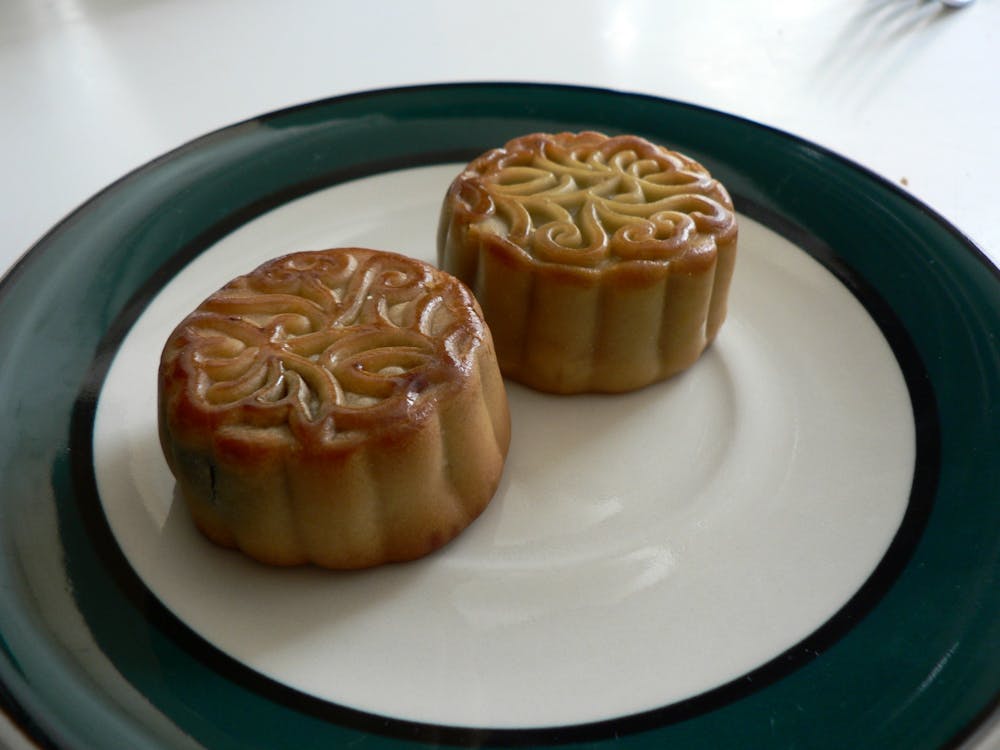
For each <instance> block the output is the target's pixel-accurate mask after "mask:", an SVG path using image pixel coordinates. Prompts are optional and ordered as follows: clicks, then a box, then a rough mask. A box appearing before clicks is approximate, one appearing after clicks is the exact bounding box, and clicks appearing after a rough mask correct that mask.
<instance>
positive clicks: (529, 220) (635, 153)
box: [450, 131, 736, 270]
mask: <svg viewBox="0 0 1000 750" xmlns="http://www.w3.org/2000/svg"><path fill="white" fill-rule="evenodd" d="M450 193H451V196H452V197H453V199H454V200H453V206H454V207H453V209H452V210H453V211H454V212H455V214H456V215H455V216H454V217H452V218H453V220H454V221H455V223H456V224H463V225H466V226H469V227H472V228H474V229H475V230H476V231H479V232H482V233H483V234H492V235H495V236H496V237H497V241H500V242H504V243H507V244H510V245H512V246H515V247H517V248H519V249H520V251H522V252H524V253H526V254H528V255H529V256H531V258H533V259H534V260H535V261H538V262H541V263H554V264H560V265H563V266H571V267H579V268H581V269H595V270H600V269H602V268H605V267H607V266H609V265H614V264H619V263H622V262H630V261H638V262H640V263H649V262H661V263H666V262H674V263H681V264H683V263H684V262H691V263H699V262H700V261H699V256H701V255H711V254H712V253H714V250H715V246H716V243H722V242H729V241H730V240H733V239H735V233H736V220H735V216H734V214H733V204H732V200H731V199H730V197H729V194H728V193H727V192H726V189H725V188H724V187H723V186H722V185H721V184H720V183H719V182H718V181H717V180H715V179H713V178H712V177H711V175H710V174H709V173H708V171H707V170H706V169H705V168H704V167H703V166H701V165H700V164H699V163H698V162H696V161H694V160H693V159H690V158H688V157H686V156H684V155H682V154H679V153H676V152H674V151H669V150H667V149H666V148H663V147H661V146H658V145H655V144H653V143H651V142H649V141H647V140H645V139H643V138H640V137H638V136H632V135H625V136H617V137H608V136H606V135H604V134H601V133H596V132H592V131H587V132H582V133H559V134H548V133H534V134H531V135H527V136H523V137H521V138H516V139H514V140H512V141H509V142H508V143H507V144H506V145H504V146H503V147H502V148H498V149H493V150H492V151H489V152H487V153H485V154H483V155H482V156H480V157H479V158H477V159H476V160H475V161H473V162H471V163H470V164H469V165H468V167H467V168H466V169H465V170H464V171H463V173H462V174H461V175H459V177H458V178H457V179H456V180H455V181H454V183H453V184H452V187H451V191H450ZM701 260H705V259H701Z"/></svg>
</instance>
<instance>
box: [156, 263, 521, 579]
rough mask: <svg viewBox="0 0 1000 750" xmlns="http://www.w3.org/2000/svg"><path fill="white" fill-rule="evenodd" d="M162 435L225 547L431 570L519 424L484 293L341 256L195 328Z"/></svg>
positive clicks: (221, 300)
mask: <svg viewBox="0 0 1000 750" xmlns="http://www.w3.org/2000/svg"><path fill="white" fill-rule="evenodd" d="M159 430H160V442H161V445H162V447H163V451H164V455H165V456H166V459H167V462H168V464H169V466H170V469H171V471H172V472H173V474H174V476H175V477H176V479H177V484H178V487H179V489H180V493H181V495H182V496H183V498H184V500H185V502H186V504H187V505H188V507H189V509H190V511H191V514H192V517H193V519H194V521H195V523H196V525H197V526H198V528H199V529H201V531H202V532H204V534H205V535H206V536H208V537H209V538H210V539H212V540H213V541H214V542H216V543H218V544H221V545H224V546H227V547H236V548H239V549H240V550H242V551H243V552H245V553H246V554H247V555H249V556H250V557H253V558H255V559H257V560H260V561H262V562H265V563H269V564H275V565H293V564H300V563H306V562H312V563H315V564H317V565H321V566H324V567H328V568H363V567H369V566H373V565H378V564H381V563H385V562H393V561H404V560H411V559H414V558H417V557H420V556H422V555H425V554H427V553H429V552H431V551H432V550H434V549H436V548H438V547H440V546H441V545H443V544H444V543H445V542H447V541H448V540H450V539H451V538H453V537H454V536H455V535H456V534H458V533H459V532H460V531H461V530H462V529H464V528H465V527H466V526H467V525H468V524H469V523H471V522H472V520H473V519H474V518H476V516H478V515H479V514H480V512H481V511H482V510H483V509H484V508H485V506H486V505H487V503H488V502H489V501H490V499H491V498H492V496H493V494H494V492H495V490H496V487H497V485H498V483H499V481H500V475H501V472H502V469H503V464H504V459H505V457H506V453H507V447H508V443H509V440H510V417H509V413H508V408H507V398H506V393H505V391H504V386H503V381H502V379H501V377H500V373H499V370H498V367H497V362H496V355H495V353H494V349H493V343H492V340H491V337H490V332H489V329H488V328H487V327H486V325H485V324H484V322H483V320H482V314H481V312H480V309H479V306H478V305H477V303H476V301H475V299H474V298H473V297H472V295H471V294H470V293H469V290H468V289H466V288H465V287H464V286H463V285H462V284H461V283H460V282H458V281H457V280H456V279H455V278H453V277H451V276H450V275H448V274H446V273H443V272H441V271H439V270H437V269H435V268H433V267H432V266H430V265H429V264H426V263H422V262H420V261H416V260H413V259H411V258H406V257H404V256H401V255H396V254H394V253H386V252H381V251H375V250H369V249H363V248H337V249H331V250H324V251H318V252H302V253H295V254H292V255H287V256H284V257H282V258H278V259H275V260H273V261H270V262H268V263H265V264H263V265H262V266H260V267H259V268H257V269H256V270H254V271H252V272H251V273H249V274H247V275H245V276H241V277H239V278H237V279H234V280H233V281H231V282H230V283H229V284H227V285H226V286H225V287H223V288H222V289H220V290H219V291H218V292H216V293H214V294H213V295H211V296H210V297H209V298H208V299H207V300H205V301H204V302H203V303H202V304H201V305H199V307H198V308H197V309H196V310H195V311H194V312H192V313H191V314H190V315H189V316H188V317H187V318H185V319H184V320H183V321H182V322H181V323H180V325H178V326H177V328H176V329H175V330H174V331H173V333H171V335H170V337H169V338H168V340H167V342H166V345H165V347H164V349H163V353H162V356H161V361H160V368H159Z"/></svg>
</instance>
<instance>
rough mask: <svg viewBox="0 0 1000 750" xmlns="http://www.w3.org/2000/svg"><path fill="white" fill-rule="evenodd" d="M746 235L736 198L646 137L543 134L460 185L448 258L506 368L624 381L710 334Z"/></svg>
mask: <svg viewBox="0 0 1000 750" xmlns="http://www.w3.org/2000/svg"><path fill="white" fill-rule="evenodd" d="M736 245H737V225H736V218H735V215H734V213H733V204H732V200H731V199H730V197H729V194H728V193H727V192H726V189H725V188H724V187H723V186H722V184H720V183H719V182H718V181H717V180H715V179H713V178H712V177H711V175H710V174H709V173H708V171H707V170H706V169H705V168H704V167H703V166H701V165H700V164H698V163H697V162H695V161H694V160H692V159H690V158H688V157H686V156H683V155H682V154H679V153H676V152H673V151H668V150H667V149H665V148H663V147H661V146H657V145H655V144H653V143H650V142H649V141H647V140H644V139H642V138H639V137H637V136H631V135H625V136H616V137H613V138H612V137H608V136H606V135H604V134H602V133H596V132H591V131H587V132H582V133H559V134H547V133H535V134H532V135H526V136H523V137H521V138H516V139H514V140H512V141H510V142H508V143H507V144H506V145H505V146H504V147H503V148H498V149H493V150H492V151H489V152H487V153H485V154H483V155H481V156H480V157H478V158H477V159H475V160H474V161H472V162H471V163H470V164H469V165H468V166H467V167H466V169H465V170H464V171H463V172H462V173H461V174H460V175H459V176H458V177H457V178H456V179H455V180H454V182H453V183H452V184H451V186H450V188H449V189H448V192H447V194H446V196H445V199H444V204H443V206H442V209H441V220H440V225H439V230H438V263H439V265H440V266H441V267H442V268H443V269H445V270H446V271H448V272H450V273H452V274H454V275H455V276H457V277H458V278H460V279H461V280H462V281H464V282H465V283H466V284H468V285H469V286H470V287H471V288H472V290H473V292H474V293H475V295H476V297H477V299H478V300H479V303H480V304H481V305H482V309H483V312H484V315H485V317H486V321H487V323H489V326H490V330H491V331H492V334H493V338H494V341H495V343H496V349H497V355H498V358H499V362H500V369H501V371H502V372H503V374H504V375H505V376H506V377H509V378H511V379H513V380H516V381H519V382H521V383H524V384H526V385H529V386H531V387H534V388H537V389H539V390H543V391H550V392H554V393H577V392H583V391H605V392H618V391H628V390H632V389H635V388H639V387H642V386H644V385H647V384H649V383H651V382H654V381H657V380H661V379H663V378H666V377H668V376H670V375H673V374H675V373H677V372H679V371H681V370H683V369H685V368H686V367H688V366H690V365H691V364H693V363H694V362H695V360H697V359H698V357H699V356H700V355H701V353H702V351H703V350H704V349H705V347H706V346H708V345H709V343H711V341H712V340H713V339H714V338H715V336H716V334H717V333H718V330H719V327H720V326H721V325H722V323H723V320H724V319H725V317H726V300H727V297H728V292H729V285H730V280H731V278H732V274H733V267H734V264H735V260H736Z"/></svg>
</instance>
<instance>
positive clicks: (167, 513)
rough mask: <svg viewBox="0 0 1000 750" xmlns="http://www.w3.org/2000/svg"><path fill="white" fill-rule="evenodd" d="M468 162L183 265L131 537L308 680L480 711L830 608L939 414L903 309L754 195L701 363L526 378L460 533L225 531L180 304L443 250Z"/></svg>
mask: <svg viewBox="0 0 1000 750" xmlns="http://www.w3.org/2000/svg"><path fill="white" fill-rule="evenodd" d="M459 168H460V165H446V166H437V167H429V168H420V169H411V170H405V171H400V172H395V173H387V174H381V175H377V176H374V177H371V178H366V179H362V180H357V181H354V182H350V183H347V184H344V185H340V186H336V187H333V188H330V189H328V190H324V191H322V192H319V193H315V194H312V195H309V196H307V197H305V198H302V199H300V200H297V201H294V202H291V203H288V204H286V205H283V206H281V207H280V208H278V209H276V210H274V211H272V212H270V213H268V214H266V215H264V216H261V217H260V218H258V219H256V220H254V221H252V222H250V223H248V224H246V225H245V226H243V227H241V228H240V229H239V230H238V231H235V232H234V233H232V234H231V235H229V236H227V237H225V238H224V239H222V240H221V241H219V242H218V243H217V244H216V245H214V246H213V247H211V248H210V249H209V250H208V251H207V252H205V253H204V254H203V255H201V256H199V257H198V258H197V259H196V260H195V261H194V262H192V263H191V264H190V265H189V266H188V267H186V268H185V269H184V270H183V271H182V272H181V273H180V274H178V275H177V276H176V277H175V278H174V279H173V280H172V281H171V282H170V283H169V284H168V285H167V286H166V288H164V289H163V290H162V292H161V293H160V294H159V295H158V296H157V297H156V298H155V299H154V300H153V302H152V303H151V304H150V306H149V307H148V308H147V310H146V311H145V313H144V314H143V315H142V317H141V318H140V319H139V320H138V321H137V322H136V324H135V326H134V327H133V328H132V330H131V331H130V333H129V334H128V336H127V338H126V339H125V341H124V342H123V344H122V346H121V349H120V351H119V352H118V354H117V356H116V358H115V360H114V363H113V365H112V367H111V369H110V371H109V373H108V377H107V381H106V383H105V386H104V389H103V392H102V394H101V397H100V401H99V405H98V410H97V417H96V424H95V434H94V449H95V464H96V466H95V469H96V473H97V481H98V487H99V491H100V496H101V500H102V503H103V505H104V510H105V512H106V514H107V517H108V520H109V522H110V525H111V529H112V531H113V533H114V535H115V537H116V539H117V541H118V543H119V545H120V546H121V548H122V550H123V552H124V554H125V556H126V557H127V558H128V560H129V562H130V563H131V564H132V566H133V567H134V569H135V571H136V573H137V574H138V575H139V576H140V577H141V578H142V580H143V581H144V582H145V584H146V585H147V586H148V587H149V588H150V589H151V590H152V592H153V593H154V594H155V595H156V596H157V597H158V598H159V599H160V600H161V601H162V602H163V604H165V605H166V606H167V607H168V608H169V609H170V610H171V611H172V612H173V613H174V614H176V615H177V616H178V617H179V618H180V619H181V620H183V621H184V622H185V623H187V624H188V625H189V626H190V627H191V628H192V629H193V630H194V631H195V632H197V633H198V634H200V635H201V636H202V637H204V638H205V639H206V640H207V641H209V642H210V643H212V644H213V645H215V646H217V647H218V648H219V649H221V650H222V651H224V652H225V653H227V654H229V655H230V656H232V657H233V658H235V659H238V660H239V661H241V662H243V663H245V664H247V665H249V666H250V667H252V668H253V669H255V670H257V671H259V672H261V673H263V674H264V675H267V676H268V677H271V678H273V679H274V680H277V681H278V682H281V683H284V684H286V685H289V686H291V687H293V688H295V689H297V690H300V691H303V692H305V693H308V694H311V695H314V696H317V697H319V698H322V699H326V700H329V701H334V702H336V703H339V704H343V705H345V706H349V707H352V708H356V709H360V710H363V711H368V712H374V713H377V714H382V715H387V716H392V717H397V718H403V719H409V720H415V721H421V722H430V723H440V724H447V725H459V726H489V727H507V728H510V727H537V726H547V725H559V724H574V723H581V722H588V721H595V720H600V719H607V718H611V717H616V716H622V715H626V714H631V713H634V712H638V711H644V710H648V709H652V708H655V707H658V706H663V705H666V704H670V703H673V702H675V701H679V700H682V699H684V698H688V697H691V696H694V695H697V694H699V693H701V692H704V691H706V690H709V689H711V688H714V687H718V686H720V685H723V684H725V683H727V682H729V681H731V680H733V679H735V678H737V677H739V676H741V675H743V674H746V673H747V672H749V671H751V670H753V669H754V668H755V667H758V666H761V665H762V664H764V663H766V662H767V661H769V660H771V659H773V658H775V657H776V656H778V655H779V654H781V653H782V652H784V651H785V650H786V649H788V648H790V647H791V646H793V645H794V644H796V643H798V642H799V641H801V640H802V639H804V638H805V637H807V636H808V635H809V634H810V633H812V632H814V631H815V630H816V629H817V628H818V627H820V626H821V625H822V624H823V623H824V622H826V621H827V620H828V619H829V618H830V617H831V616H832V615H833V614H834V613H835V612H837V611H838V610H839V609H840V608H841V607H842V606H843V605H844V604H845V603H846V602H847V600H848V599H849V598H850V597H851V596H852V595H853V594H854V593H855V592H856V591H857V590H858V588H859V587H860V586H861V585H862V584H863V582H864V581H865V580H866V578H867V577H868V576H869V575H870V574H871V573H872V571H873V570H874V568H875V567H876V566H877V564H878V563H879V561H880V559H881V558H882V557H883V555H884V553H885V551H886V549H887V547H888V545H889V543H890V542H891V540H892V538H893V536H894V534H895V532H896V531H897V529H898V527H899V524H900V521H901V519H902V517H903V514H904V512H905V509H906V505H907V501H908V497H909V491H910V484H911V481H912V476H913V466H914V456H915V448H914V443H915V430H914V425H913V417H912V411H911V406H910V401H909V397H908V395H907V390H906V387H905V383H904V380H903V377H902V374H901V372H900V370H899V367H898V365H897V363H896V360H895V358H894V356H893V354H892V352H891V350H890V348H889V346H888V344H887V343H886V341H885V339H884V337H883V336H882V334H881V332H880V330H879V329H878V327H877V326H876V325H875V323H874V322H873V321H872V319H871V318H870V317H869V315H868V314H867V313H866V311H865V310H864V308H863V307H862V306H861V305H860V304H859V303H858V301H857V300H856V299H855V298H854V297H853V296H852V294H851V293H850V292H849V291H848V290H847V289H846V288H845V287H844V286H843V285H842V284H841V283H840V282H839V281H837V279H836V278H835V277H834V276H833V275H831V274H830V273H829V272H828V271H827V270H826V269H824V268H823V267H822V266H821V265H820V264H818V263H817V262H816V261H814V260H813V259H812V258H811V257H809V256H808V255H806V254H805V253H804V252H803V251H801V250H800V249H798V248H797V247H795V246H794V245H792V244H790V243H789V242H788V241H786V240H785V239H783V238H781V237H780V236H778V235H777V234H775V233H774V232H772V231H770V230H768V229H767V228H765V227H763V226H761V225H760V224H758V223H756V222H754V221H751V220H749V219H746V218H742V222H741V229H740V233H741V235H740V242H741V245H740V256H739V260H738V263H737V272H736V278H735V280H734V284H733V289H732V294H731V303H730V304H731V307H730V317H729V320H728V321H727V323H726V324H725V326H724V327H723V329H722V332H721V334H720V336H719V338H718V340H717V341H716V343H715V345H714V346H713V347H712V348H711V349H710V351H708V352H707V353H706V354H705V355H704V356H703V357H702V359H701V360H700V361H699V362H698V363H697V364H696V365H695V366H694V367H693V368H691V369H690V370H688V371H687V372H685V373H683V374H682V375H680V376H678V377H675V378H673V379H672V380H669V381H667V382H664V383H661V384H658V385H654V386H651V387H648V388H646V389H643V390H641V391H639V392H636V393H631V394H627V395H620V396H574V397H556V396H549V395H544V394H541V393H535V392H532V391H530V390H527V389H525V388H522V387H518V386H516V385H513V384H512V385H510V387H509V395H510V405H511V414H512V420H513V437H512V444H511V451H510V456H509V458H508V462H507V466H506V470H505V477H504V480H503V483H502V485H501V487H500V489H499V491H498V493H497V495H496V497H495V498H494V499H493V502H492V503H491V505H490V506H489V507H488V509H487V510H486V512H485V513H484V515H483V516H482V517H480V519H479V520H477V521H476V522H475V523H474V524H473V525H472V526H471V527H470V528H469V529H467V530H466V531H465V532H464V533H463V534H462V535H461V536H460V537H459V538H458V539H457V540H456V541H454V542H453V543H452V544H450V545H449V546H447V547H445V548H444V549H443V550H441V551H440V552H438V553H436V554H434V555H432V556H430V557H428V558H425V559H423V560H421V561H418V562H415V563H408V564H405V565H396V566H390V567H383V568H380V569H375V570H370V571H365V572H360V573H347V574H345V573H333V572H328V571H322V570H317V569H310V568H302V569H288V570H283V569H270V568H267V567H264V566H261V565H258V564H256V563H253V562H251V561H248V560H246V559H244V558H243V557H241V556H240V555H239V554H237V553H234V552H231V551H227V550H222V549H219V548H216V547H214V546H212V545H211V544H210V543H209V542H207V541H206V540H204V539H203V538H202V537H201V536H200V535H199V534H198V532H197V531H196V530H195V529H194V528H193V526H192V524H191V522H190V520H189V518H188V516H187V514H186V510H185V508H184V507H183V505H182V504H181V503H180V502H179V501H175V498H174V482H173V479H172V477H171V475H170V473H169V471H168V469H167V467H166V464H165V462H164V460H163V458H162V456H161V453H160V448H159V445H158V443H157V429H156V372H157V363H158V359H159V353H160V348H161V346H162V344H163V342H164V341H165V339H166V337H167V335H168V334H169V333H170V331H171V329H172V328H173V327H174V326H175V325H176V324H177V323H178V322H179V321H180V319H181V318H182V317H183V316H184V315H186V314H187V313H188V312H189V311H190V310H192V309H193V308H194V307H195V306H197V305H198V304H199V303H200V302H201V300H202V299H204V297H206V296H207V295H208V294H210V293H211V292H212V291H214V290H215V289H216V288H218V287H219V286H221V285H223V284H224V283H225V282H226V281H228V280H229V279H230V278H232V277H234V276H237V275H240V274H242V273H245V272H247V271H249V270H251V269H252V268H253V267H254V266H256V265H257V264H259V263H261V262H263V261H265V260H268V259H270V258H272V257H274V256H277V255H280V254H283V253H286V252H292V251H296V250H305V249H319V248H323V247H332V246H336V245H361V246H368V247H377V248H384V249H392V250H397V251H400V252H404V253H408V254H411V255H414V256H416V257H419V258H422V259H425V260H431V261H433V259H434V257H435V248H434V237H435V231H436V224H437V212H438V207H439V202H440V199H441V196H443V194H444V191H445V189H446V187H447V185H448V183H449V182H450V180H451V179H452V177H453V176H454V175H455V174H456V173H457V172H458V170H459Z"/></svg>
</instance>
